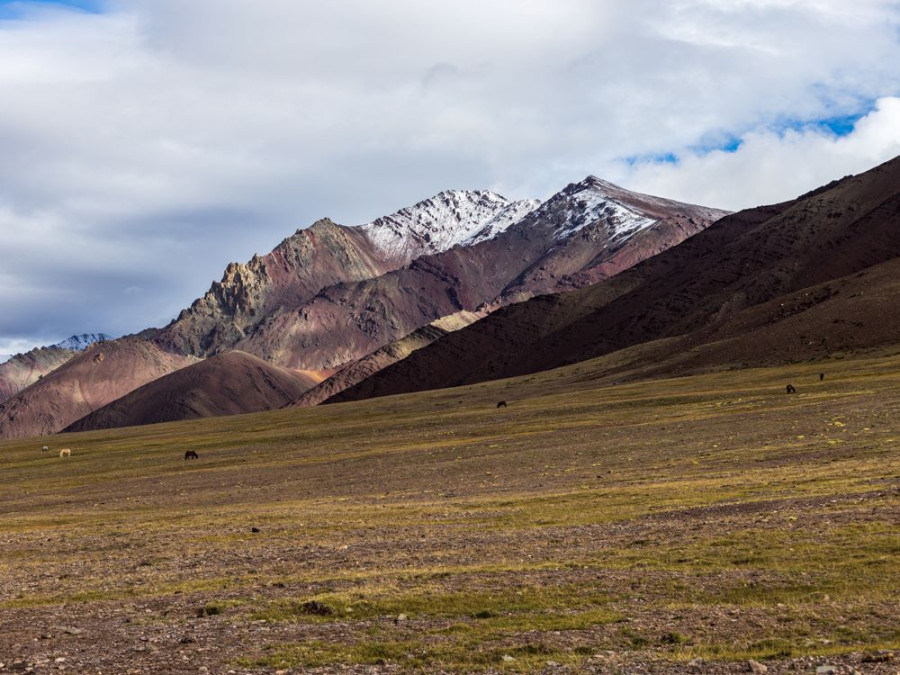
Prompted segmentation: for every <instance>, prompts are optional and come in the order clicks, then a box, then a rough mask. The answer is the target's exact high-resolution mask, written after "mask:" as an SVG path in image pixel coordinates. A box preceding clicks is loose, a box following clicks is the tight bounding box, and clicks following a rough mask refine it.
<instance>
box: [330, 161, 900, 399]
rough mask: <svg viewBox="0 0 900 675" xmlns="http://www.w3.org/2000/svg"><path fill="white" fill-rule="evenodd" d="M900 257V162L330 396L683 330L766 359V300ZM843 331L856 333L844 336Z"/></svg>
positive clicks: (520, 366) (528, 368)
mask: <svg viewBox="0 0 900 675" xmlns="http://www.w3.org/2000/svg"><path fill="white" fill-rule="evenodd" d="M898 255H900V158H898V159H895V160H893V161H891V162H888V163H886V164H884V165H882V166H880V167H877V168H875V169H873V170H871V171H869V172H867V173H864V174H861V175H859V176H854V177H848V178H846V179H844V180H841V181H839V182H837V183H835V184H832V185H829V186H826V187H825V188H822V189H820V190H817V191H815V192H814V193H810V194H809V195H804V196H803V197H800V198H798V199H797V200H795V201H793V202H789V203H786V204H781V205H776V206H772V207H761V208H758V209H752V210H749V211H744V212H741V213H738V214H734V215H732V216H729V217H726V218H724V219H722V220H720V221H719V222H717V223H716V224H715V225H713V226H712V227H710V228H708V229H706V230H705V231H704V232H701V233H700V234H697V235H696V236H694V237H692V238H690V239H688V240H687V241H685V242H684V243H683V244H681V245H680V246H677V247H675V248H672V249H669V250H668V251H666V252H664V253H661V254H659V255H658V256H656V257H653V258H650V259H649V260H647V261H645V262H643V263H641V264H640V265H637V266H635V267H633V268H631V269H630V270H628V271H625V272H623V273H621V274H619V275H618V276H616V277H614V278H612V279H610V280H608V281H606V282H602V283H599V284H597V285H595V286H592V287H589V288H586V289H583V290H580V291H576V292H573V293H570V294H564V295H552V296H544V297H540V298H535V299H533V300H531V301H529V302H527V303H522V304H519V305H513V306H510V307H507V308H504V309H502V310H500V311H498V312H495V313H494V314H493V315H491V316H489V317H487V318H486V319H484V320H483V321H480V322H478V323H476V324H474V325H473V326H471V327H469V328H467V329H464V330H462V331H459V332H457V333H453V334H451V335H448V336H446V337H445V338H442V339H441V340H439V341H438V342H436V343H434V344H433V345H431V346H429V347H426V348H424V349H422V350H419V351H417V352H415V353H413V354H412V355H410V357H409V358H407V359H405V360H404V361H402V362H400V363H398V364H396V365H394V366H391V367H390V368H387V369H385V370H384V371H382V372H381V373H379V374H378V375H376V376H375V377H373V378H370V379H369V380H366V381H365V382H362V383H360V384H359V385H357V386H355V387H352V388H350V389H348V390H347V391H345V392H343V393H342V394H339V395H337V396H335V397H334V398H332V399H330V400H331V401H337V400H354V399H357V398H365V397H369V396H377V395H386V394H392V393H400V392H405V391H417V390H423V389H433V388H440V387H446V386H453V385H458V384H468V383H472V382H478V381H481V380H485V379H493V378H498V377H506V376H512V375H521V374H524V373H528V372H535V371H538V370H546V369H549V368H553V367H556V366H559V365H563V364H567V363H574V362H577V361H582V360H586V359H589V358H592V357H594V356H599V355H602V354H607V353H610V352H612V351H615V350H618V349H622V348H625V347H629V346H631V345H636V344H640V343H644V342H648V341H651V340H658V339H660V338H673V337H678V336H686V337H685V338H684V340H682V341H680V342H679V341H674V342H673V341H669V342H668V343H667V347H666V349H669V350H676V351H672V352H671V353H670V354H669V356H672V357H673V358H674V357H675V356H677V355H678V353H680V352H681V351H683V350H689V349H696V348H698V347H699V346H700V345H703V344H710V343H712V342H716V341H720V340H723V339H724V340H732V341H737V342H739V343H741V344H743V348H742V350H743V352H744V353H746V354H747V356H748V357H749V356H750V355H751V354H753V353H754V352H755V354H756V355H755V356H754V357H753V359H754V360H758V359H760V358H762V356H763V353H762V352H761V351H760V349H761V345H762V344H763V343H761V342H760V343H754V342H752V341H748V340H749V338H748V337H747V334H748V330H749V327H750V326H751V325H753V322H754V321H762V324H761V325H760V326H758V328H759V329H760V330H762V327H763V326H769V325H771V324H772V322H771V320H770V319H760V318H759V317H763V316H769V317H771V316H773V315H772V314H771V313H770V314H765V313H764V312H763V313H762V314H760V313H759V312H761V311H762V308H761V307H760V306H761V305H763V304H764V303H769V302H772V301H774V300H776V299H779V300H778V306H779V307H780V306H781V303H785V307H790V306H792V305H791V303H796V302H797V300H796V298H797V297H801V298H803V297H805V298H812V299H813V300H814V299H815V298H816V297H818V296H817V295H816V293H826V291H824V290H822V289H821V288H819V289H816V288H814V287H817V286H820V285H822V284H824V285H826V286H827V285H828V282H831V281H836V280H838V279H842V278H844V277H847V276H848V275H852V274H855V273H859V272H861V271H863V270H869V269H870V268H873V266H877V265H881V264H883V263H889V262H890V261H893V259H894V258H896V257H897V256H898ZM888 267H890V265H888ZM879 278H882V279H883V278H884V277H883V275H882V276H881V277H879ZM848 283H849V282H848ZM823 288H824V287H823ZM873 288H874V287H873ZM879 288H880V289H881V290H880V291H879V292H883V293H884V295H885V298H886V300H885V302H886V303H887V304H885V306H884V311H885V312H892V311H894V310H895V309H898V308H897V307H896V304H897V299H896V297H895V296H893V295H891V293H890V291H889V289H890V288H891V286H890V285H883V286H882V287H879ZM807 289H808V290H807ZM834 290H839V289H837V287H836V286H832V287H831V290H828V291H827V293H832V292H833V291H834ZM856 292H857V293H864V292H865V291H864V290H862V289H860V290H857V291H856ZM873 292H874V290H873ZM798 293H799V296H798V295H797V294H798ZM806 294H811V295H806ZM782 298H783V299H782ZM792 298H793V300H792ZM770 307H771V306H770ZM785 311H786V310H785ZM754 317H755V318H754ZM787 318H788V317H787V316H785V317H782V320H779V321H777V322H775V323H777V324H780V327H779V328H773V329H769V331H770V332H769V334H770V335H776V336H777V337H775V338H772V340H774V341H773V342H770V343H769V345H770V348H771V350H772V351H771V352H769V356H768V357H767V358H776V359H777V358H785V359H789V358H790V356H789V354H790V353H792V352H790V351H789V350H787V349H786V345H787V344H788V343H789V342H790V340H791V339H792V336H793V335H794V334H793V333H792V332H790V330H789V326H790V324H789V323H785V322H784V321H783V319H787ZM874 318H875V317H872V319H874ZM872 319H870V320H872ZM840 325H841V324H834V326H835V327H838V326H840ZM820 329H821V326H820ZM808 330H809V329H805V331H808ZM730 331H733V332H730ZM782 331H784V333H782ZM831 332H833V331H829V333H831ZM850 332H852V331H850ZM878 335H881V336H882V337H883V338H887V337H888V336H889V335H890V333H888V334H886V335H885V334H882V333H881V332H879V331H873V332H872V333H871V336H872V340H875V339H876V336H878ZM806 338H808V339H812V340H815V338H814V337H812V336H810V335H808V334H807V335H806ZM833 339H834V340H841V341H843V340H847V339H849V338H848V337H847V336H846V335H844V334H842V335H841V336H840V337H838V336H837V335H836V334H835V336H834V337H833ZM795 342H796V340H795ZM848 344H849V343H848ZM752 347H760V349H752ZM707 353H708V352H707ZM803 353H810V350H807V351H804V352H803ZM819 353H820V352H819ZM663 357H665V354H657V358H663ZM719 358H720V359H722V358H724V359H725V360H729V359H730V358H731V357H728V356H727V354H720V357H719ZM697 365H699V363H698V364H697Z"/></svg>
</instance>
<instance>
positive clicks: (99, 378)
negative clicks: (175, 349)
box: [0, 338, 196, 438]
mask: <svg viewBox="0 0 900 675" xmlns="http://www.w3.org/2000/svg"><path fill="white" fill-rule="evenodd" d="M194 361H196V359H195V358H194V357H187V356H179V355H176V354H170V353H167V352H165V351H163V350H162V349H160V348H159V347H157V346H156V345H154V344H152V343H150V342H146V341H144V340H139V339H125V338H122V339H119V340H114V341H109V342H103V343H98V344H95V345H93V346H91V347H89V348H88V349H87V350H85V351H84V352H82V353H81V354H79V355H78V356H76V357H74V358H73V359H71V360H70V361H68V362H67V363H65V364H63V365H62V366H60V367H59V368H57V369H56V370H55V371H53V372H52V373H50V374H49V375H46V376H45V377H44V378H43V379H41V380H40V381H39V382H36V383H35V384H33V385H31V386H30V387H28V388H27V389H25V390H24V391H22V392H20V393H19V394H17V395H16V396H14V397H12V398H10V399H9V400H7V401H5V402H4V403H2V404H0V438H24V437H28V436H39V435H43V434H52V433H56V432H58V431H60V430H62V429H64V428H65V427H67V426H68V425H69V424H71V423H72V422H74V421H75V420H78V419H80V418H82V417H84V416H85V415H86V414H88V413H90V412H92V411H94V410H96V409H97V408H100V407H102V406H104V405H106V404H107V403H109V402H111V401H114V400H116V399H117V398H119V397H121V396H124V395H125V394H127V393H128V392H129V391H132V390H133V389H136V388H137V387H140V386H141V385H143V384H146V383H147V382H149V381H151V380H155V379H156V378H158V377H162V376H163V375H166V374H168V373H170V372H172V371H174V370H178V369H179V368H183V367H184V366H187V365H189V364H191V363H193V362H194Z"/></svg>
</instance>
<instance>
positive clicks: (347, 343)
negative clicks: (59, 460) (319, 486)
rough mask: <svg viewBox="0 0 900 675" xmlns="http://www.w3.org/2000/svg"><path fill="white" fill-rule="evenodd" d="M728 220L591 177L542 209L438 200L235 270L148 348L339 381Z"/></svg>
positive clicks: (328, 233) (318, 234) (303, 237)
mask: <svg viewBox="0 0 900 675" xmlns="http://www.w3.org/2000/svg"><path fill="white" fill-rule="evenodd" d="M723 215H725V212H723V211H717V210H715V209H708V208H704V207H698V206H692V205H687V204H680V203H677V202H672V201H668V200H662V199H658V198H654V197H648V196H645V195H638V194H635V193H631V192H628V191H625V190H622V189H621V188H617V187H615V186H613V185H611V184H609V183H605V182H603V181H600V180H598V179H596V178H593V177H591V178H588V179H586V180H584V181H582V182H581V183H578V184H573V185H570V186H568V187H567V188H566V189H565V190H563V191H562V192H560V193H558V194H556V195H554V196H553V197H552V198H551V199H549V200H548V201H546V202H544V203H543V204H539V203H537V202H535V201H520V202H510V201H507V200H506V199H504V198H503V197H500V196H499V195H496V194H494V193H491V192H443V193H441V194H439V195H437V196H436V197H434V198H432V199H429V200H426V201H423V202H420V203H419V204H416V205H415V206H413V207H410V208H408V209H404V210H402V211H400V212H398V213H395V214H393V215H391V216H387V217H385V218H381V219H379V220H376V221H374V222H373V223H370V224H368V225H363V226H358V227H344V226H340V225H336V224H334V223H333V222H331V221H329V220H320V221H318V222H317V223H315V224H314V225H313V226H312V227H310V228H309V229H306V230H301V231H298V232H297V233H296V234H295V235H294V236H292V237H290V238H288V239H286V240H285V241H284V242H282V243H281V244H280V245H279V246H278V247H276V248H275V250H274V251H272V252H271V253H270V254H268V255H266V256H262V257H254V258H253V260H251V261H250V262H249V263H248V264H246V265H239V264H232V265H230V266H229V267H228V269H227V270H226V272H225V276H224V277H223V279H222V281H221V282H219V283H216V284H213V286H212V288H210V290H209V292H208V293H207V294H206V295H205V296H204V297H203V298H201V299H199V300H197V301H196V302H195V303H194V304H193V305H192V306H191V307H190V308H189V309H187V310H185V311H183V312H182V313H181V315H180V316H179V317H178V319H176V320H175V321H174V322H173V323H172V324H171V325H169V326H168V327H166V328H165V329H164V330H163V331H162V332H161V333H160V335H159V336H158V337H157V338H156V342H157V344H159V345H160V346H162V347H163V348H165V349H168V350H170V351H175V352H177V353H182V354H191V355H194V356H198V357H206V356H209V355H211V354H215V353H218V352H220V351H224V350H228V349H239V350H242V351H245V352H247V353H250V354H254V355H256V356H258V357H260V358H263V359H265V360H267V361H271V362H272V363H275V364H277V365H280V366H283V367H287V368H293V369H298V370H309V371H322V370H334V369H337V368H340V367H342V366H345V365H347V364H349V363H352V362H353V361H355V360H356V359H359V358H361V357H363V356H365V355H366V354H369V353H371V352H372V351H374V350H376V349H378V348H379V347H382V346H384V345H386V344H389V343H391V342H393V341H395V340H398V339H401V338H403V337H405V336H406V335H408V334H410V333H412V332H413V331H415V330H417V329H418V328H421V327H423V326H426V325H427V324H429V323H431V322H432V321H436V320H438V319H440V318H442V317H444V316H449V315H452V314H456V313H457V312H460V311H469V312H479V311H490V310H492V309H496V308H497V307H500V306H503V305H505V304H508V303H510V302H516V301H521V300H524V299H527V298H529V297H533V296H534V295H539V294H543V293H553V292H559V291H563V290H571V289H575V288H580V287H583V286H585V285H588V284H590V283H594V282H595V281H597V280H599V279H602V278H606V277H609V276H612V275H614V274H617V273H618V272H620V271H621V270H622V269H626V268H628V267H630V266H631V265H633V264H635V263H636V262H638V261H640V260H643V259H645V258H647V257H649V256H652V255H655V254H656V253H659V252H660V251H662V250H665V249H666V248H668V247H670V246H674V245H676V244H678V243H680V242H681V241H683V240H684V239H685V238H687V237H689V236H691V235H693V234H695V233H696V232H699V231H700V230H702V229H704V228H705V227H707V226H708V225H709V224H710V223H712V222H714V221H715V220H717V219H718V218H720V217H722V216H723Z"/></svg>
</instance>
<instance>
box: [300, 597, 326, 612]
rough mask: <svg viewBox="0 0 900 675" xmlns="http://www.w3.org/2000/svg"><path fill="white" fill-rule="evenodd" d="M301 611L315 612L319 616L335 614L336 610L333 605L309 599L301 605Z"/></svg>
mask: <svg viewBox="0 0 900 675" xmlns="http://www.w3.org/2000/svg"><path fill="white" fill-rule="evenodd" d="M300 611H301V612H302V613H303V614H315V615H317V616H331V615H332V614H334V610H333V609H331V607H329V606H328V605H326V604H325V603H324V602H319V601H318V600H307V601H306V602H304V603H303V604H302V605H300Z"/></svg>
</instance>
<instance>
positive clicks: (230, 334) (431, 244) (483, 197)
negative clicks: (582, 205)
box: [156, 191, 536, 367]
mask: <svg viewBox="0 0 900 675" xmlns="http://www.w3.org/2000/svg"><path fill="white" fill-rule="evenodd" d="M535 206H536V203H533V202H529V201H523V202H510V201H508V200H507V199H505V198H503V197H501V196H500V195H497V194H495V193H492V192H487V191H478V192H460V191H449V192H442V193H440V194H438V195H436V196H435V197H432V198H431V199H427V200H424V201H422V202H420V203H418V204H416V205H415V206H412V207H409V208H406V209H403V210H401V211H398V212H397V213H395V214H392V215H390V216H386V217H384V218H380V219H378V220H376V221H374V222H373V223H369V224H368V225H363V226H358V227H343V226H340V225H335V224H334V223H333V222H331V221H330V220H328V219H323V220H320V221H318V222H316V223H315V224H313V225H312V227H310V228H308V229H305V230H298V231H297V232H296V233H295V234H294V235H293V236H291V237H289V238H287V239H285V240H284V241H283V242H281V244H279V245H278V246H277V247H276V248H275V249H274V250H273V251H272V252H271V253H269V254H268V255H265V256H263V257H259V256H254V258H253V259H252V260H251V261H250V262H249V263H247V264H238V263H232V264H231V265H229V266H228V268H227V269H226V270H225V274H224V276H223V278H222V281H220V282H218V283H214V284H213V285H212V287H211V288H210V289H209V291H208V292H207V293H206V295H205V296H203V297H202V298H200V299H198V300H197V301H195V302H194V304H193V305H192V306H191V307H190V308H189V309H186V310H184V311H183V312H182V313H181V315H180V316H179V317H178V318H177V319H176V320H175V321H174V322H173V323H172V324H170V325H169V326H167V327H166V328H165V329H163V330H162V331H161V333H160V334H159V335H158V336H157V337H156V341H157V343H158V344H160V345H161V346H163V347H165V348H166V349H169V350H172V351H176V352H180V353H187V354H194V355H196V356H208V355H211V354H215V353H217V352H219V351H222V350H225V349H230V348H234V347H235V346H236V345H238V343H239V342H241V341H242V340H243V339H244V338H245V336H247V335H249V334H251V333H253V332H254V331H256V330H258V327H259V325H260V323H261V322H263V321H265V320H266V319H269V318H271V317H277V316H279V315H280V314H282V313H284V312H290V311H293V310H295V309H296V308H298V307H300V306H302V305H303V304H304V303H306V302H309V301H310V300H311V299H312V298H313V297H314V296H315V295H316V294H317V293H318V292H319V291H321V290H322V289H323V288H327V287H329V286H333V285H335V284H341V283H352V282H357V281H361V280H364V279H372V278H374V277H378V276H381V275H383V274H385V273H386V272H389V271H392V270H396V269H398V268H400V267H403V266H404V265H407V264H408V263H409V262H410V261H412V260H413V259H414V258H416V257H418V256H420V255H424V254H432V253H439V252H441V251H443V250H446V249H447V248H449V247H452V246H454V245H456V244H457V243H461V242H464V241H468V240H469V239H472V240H475V239H478V238H479V235H481V234H482V233H483V232H484V230H485V229H487V230H488V231H490V232H493V231H503V230H504V229H505V228H506V227H508V226H509V224H510V222H513V221H515V220H518V219H520V218H521V217H522V216H523V215H525V214H526V213H528V212H529V211H530V210H532V209H533V208H534V207H535ZM251 347H252V345H251ZM241 348H242V349H247V346H242V347H241ZM247 351H252V352H253V353H255V354H256V355H258V356H261V357H264V358H266V359H270V358H272V357H273V355H272V354H268V353H266V352H265V351H264V350H254V349H252V348H250V349H247ZM279 362H280V363H281V365H284V366H289V367H294V365H295V364H293V363H291V362H290V361H289V360H284V359H282V360H280V361H279Z"/></svg>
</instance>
